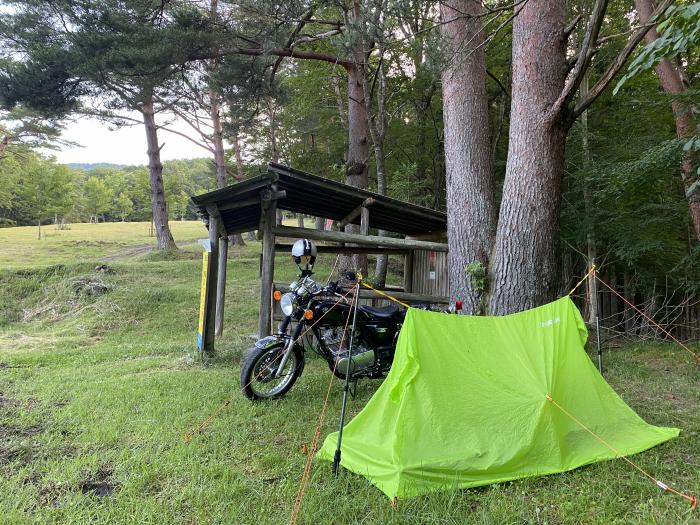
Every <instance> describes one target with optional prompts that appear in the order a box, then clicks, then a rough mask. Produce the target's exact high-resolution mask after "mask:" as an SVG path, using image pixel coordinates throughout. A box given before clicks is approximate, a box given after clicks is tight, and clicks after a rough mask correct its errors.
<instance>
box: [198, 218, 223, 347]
mask: <svg viewBox="0 0 700 525" xmlns="http://www.w3.org/2000/svg"><path fill="white" fill-rule="evenodd" d="M207 213H208V214H209V245H210V246H211V252H210V253H209V260H210V265H209V273H208V275H207V288H208V289H209V293H208V294H207V307H206V316H207V322H206V325H205V331H204V344H203V347H202V350H203V352H204V354H205V355H207V356H208V357H213V355H214V332H215V327H216V288H217V284H218V280H219V235H220V233H221V232H220V231H219V225H220V215H219V210H218V209H217V208H216V206H207Z"/></svg>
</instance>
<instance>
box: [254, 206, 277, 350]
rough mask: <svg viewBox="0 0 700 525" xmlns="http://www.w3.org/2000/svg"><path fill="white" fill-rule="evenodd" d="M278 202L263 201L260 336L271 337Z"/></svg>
mask: <svg viewBox="0 0 700 525" xmlns="http://www.w3.org/2000/svg"><path fill="white" fill-rule="evenodd" d="M276 217H277V201H276V200H268V201H265V200H263V201H262V210H261V221H260V222H261V223H262V225H261V228H260V230H261V231H262V268H261V272H260V318H259V322H258V335H259V336H260V337H265V336H267V335H270V331H271V327H272V281H273V279H274V275H275V232H274V228H275V226H276V222H277V221H276Z"/></svg>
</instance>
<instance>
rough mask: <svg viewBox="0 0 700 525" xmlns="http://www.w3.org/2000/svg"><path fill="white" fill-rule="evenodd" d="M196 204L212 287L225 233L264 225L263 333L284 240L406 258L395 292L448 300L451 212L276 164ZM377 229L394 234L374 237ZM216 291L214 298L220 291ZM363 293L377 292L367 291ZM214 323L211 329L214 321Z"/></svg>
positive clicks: (422, 299)
mask: <svg viewBox="0 0 700 525" xmlns="http://www.w3.org/2000/svg"><path fill="white" fill-rule="evenodd" d="M192 201H193V202H194V204H195V205H196V206H197V209H198V211H199V213H200V215H201V217H202V219H203V221H204V222H205V224H206V225H207V227H208V229H209V240H210V244H211V252H212V253H211V255H210V260H211V266H210V271H209V274H210V275H209V277H208V279H209V283H210V284H212V283H213V285H214V286H216V282H217V275H218V271H219V269H218V268H217V261H218V244H219V238H220V237H224V236H227V235H231V234H234V233H242V232H247V231H252V230H258V236H259V238H261V239H262V260H261V290H260V318H259V334H260V336H264V335H268V334H269V333H270V331H271V327H272V311H273V309H272V292H273V288H274V268H275V266H274V264H275V252H276V250H278V249H282V250H287V251H289V249H290V248H291V247H290V245H289V244H283V243H278V240H280V239H281V238H287V239H299V238H307V239H312V240H314V241H320V242H317V247H318V251H319V253H343V254H356V253H372V254H389V255H401V256H403V257H404V261H405V262H404V284H403V290H392V295H394V296H396V297H397V298H399V299H401V300H402V301H405V302H408V303H412V302H413V303H415V302H432V303H446V302H447V301H448V298H447V295H448V286H447V257H446V255H447V244H446V243H445V232H446V228H447V217H446V215H445V214H444V213H442V212H439V211H435V210H431V209H428V208H424V207H422V206H417V205H415V204H411V203H408V202H403V201H399V200H396V199H392V198H390V197H385V196H382V195H379V194H377V193H373V192H370V191H367V190H362V189H359V188H355V187H352V186H348V185H347V184H342V183H340V182H336V181H333V180H329V179H325V178H322V177H317V176H314V175H310V174H308V173H304V172H302V171H298V170H294V169H292V168H289V167H286V166H282V165H280V164H273V163H271V164H269V165H268V170H267V173H265V174H262V175H259V176H257V177H253V178H251V179H247V180H245V181H243V182H239V183H237V184H233V185H231V186H228V187H226V188H222V189H219V190H216V191H212V192H210V193H206V194H203V195H198V196H196V197H193V198H192ZM277 209H281V210H288V211H291V212H295V213H301V214H305V215H312V216H315V217H323V218H324V219H332V220H333V221H335V224H336V225H337V226H338V227H340V228H342V227H344V226H345V225H347V224H357V225H359V226H360V232H361V233H359V234H353V233H347V232H344V231H327V230H316V229H310V228H298V227H289V226H282V225H279V226H278V225H277V224H276V218H275V217H276V211H277ZM373 229H377V230H384V231H388V232H392V233H393V235H392V236H388V235H382V236H379V235H371V234H370V232H371V230H373ZM327 243H333V244H327ZM210 295H211V296H214V297H215V296H216V293H215V291H214V293H211V294H210ZM363 297H368V298H371V297H375V298H376V297H379V296H378V295H377V294H376V293H375V292H371V291H370V290H366V291H363ZM214 300H215V299H210V301H214ZM209 306H211V308H208V309H207V310H208V312H209V313H208V314H207V315H208V317H209V316H210V315H212V316H213V313H212V312H213V311H214V310H215V308H214V305H213V304H211V305H209ZM219 308H223V304H221V305H219ZM212 319H213V317H212ZM209 324H210V326H211V328H210V329H211V330H213V325H214V322H213V321H212V322H211V323H209Z"/></svg>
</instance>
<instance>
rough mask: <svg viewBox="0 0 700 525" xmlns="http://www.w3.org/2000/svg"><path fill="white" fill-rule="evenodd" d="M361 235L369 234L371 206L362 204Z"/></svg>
mask: <svg viewBox="0 0 700 525" xmlns="http://www.w3.org/2000/svg"><path fill="white" fill-rule="evenodd" d="M360 235H369V208H368V207H367V206H362V210H360Z"/></svg>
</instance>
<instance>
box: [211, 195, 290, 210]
mask: <svg viewBox="0 0 700 525" xmlns="http://www.w3.org/2000/svg"><path fill="white" fill-rule="evenodd" d="M286 197H287V192H286V191H284V190H282V191H268V190H262V191H261V192H260V195H258V196H256V197H250V198H248V199H243V200H242V201H234V202H229V203H228V204H222V205H221V206H220V207H219V210H220V211H228V210H239V209H241V208H248V207H249V206H259V205H260V204H261V203H263V202H266V201H267V202H269V201H273V200H279V199H284V198H286Z"/></svg>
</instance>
